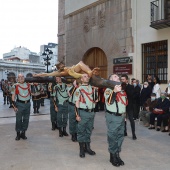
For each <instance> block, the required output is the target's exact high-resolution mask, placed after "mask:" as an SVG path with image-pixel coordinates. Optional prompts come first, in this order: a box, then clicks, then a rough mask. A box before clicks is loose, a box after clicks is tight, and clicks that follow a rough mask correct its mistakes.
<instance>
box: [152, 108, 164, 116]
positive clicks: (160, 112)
mask: <svg viewBox="0 0 170 170" xmlns="http://www.w3.org/2000/svg"><path fill="white" fill-rule="evenodd" d="M152 112H153V113H154V114H157V115H161V114H163V113H164V111H163V110H161V111H156V110H155V109H154V110H153V111H152Z"/></svg>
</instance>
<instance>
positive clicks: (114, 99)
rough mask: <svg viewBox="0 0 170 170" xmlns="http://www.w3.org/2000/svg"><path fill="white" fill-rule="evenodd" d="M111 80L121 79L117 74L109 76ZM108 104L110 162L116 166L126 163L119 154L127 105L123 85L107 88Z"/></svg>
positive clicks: (107, 121)
mask: <svg viewBox="0 0 170 170" xmlns="http://www.w3.org/2000/svg"><path fill="white" fill-rule="evenodd" d="M109 79H110V80H114V81H118V82H119V81H120V80H119V77H118V76H117V75H116V74H113V75H111V76H110V78H109ZM104 96H105V104H106V124H107V140H108V145H109V146H108V150H109V152H110V162H111V163H112V165H114V166H120V165H124V162H123V161H122V159H121V158H120V156H119V152H120V151H121V146H122V143H123V140H124V122H125V112H126V106H127V102H128V101H127V96H126V93H125V92H124V91H121V85H116V86H115V88H114V89H113V90H112V89H110V88H107V89H106V90H105V93H104Z"/></svg>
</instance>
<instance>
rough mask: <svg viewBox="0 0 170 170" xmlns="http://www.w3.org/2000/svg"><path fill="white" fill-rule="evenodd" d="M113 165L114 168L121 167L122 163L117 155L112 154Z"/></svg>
mask: <svg viewBox="0 0 170 170" xmlns="http://www.w3.org/2000/svg"><path fill="white" fill-rule="evenodd" d="M111 163H112V165H113V166H117V167H118V166H120V163H119V161H118V158H117V155H116V154H112V153H111Z"/></svg>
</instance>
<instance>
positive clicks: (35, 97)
mask: <svg viewBox="0 0 170 170" xmlns="http://www.w3.org/2000/svg"><path fill="white" fill-rule="evenodd" d="M40 90H41V86H40V84H38V83H33V84H32V85H31V95H32V101H33V109H34V112H33V113H34V114H35V113H39V108H40V100H41V91H40Z"/></svg>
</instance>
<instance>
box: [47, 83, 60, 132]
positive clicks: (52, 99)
mask: <svg viewBox="0 0 170 170" xmlns="http://www.w3.org/2000/svg"><path fill="white" fill-rule="evenodd" d="M55 85H56V83H49V85H48V91H49V92H50V118H51V124H52V129H51V130H55V129H58V126H57V111H56V109H55V108H57V101H56V91H55Z"/></svg>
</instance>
